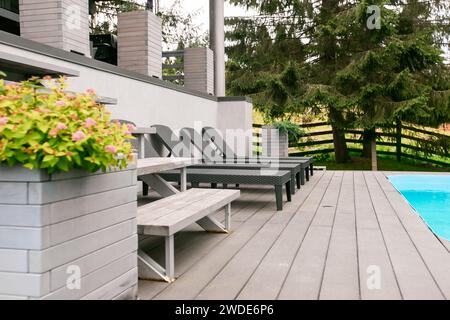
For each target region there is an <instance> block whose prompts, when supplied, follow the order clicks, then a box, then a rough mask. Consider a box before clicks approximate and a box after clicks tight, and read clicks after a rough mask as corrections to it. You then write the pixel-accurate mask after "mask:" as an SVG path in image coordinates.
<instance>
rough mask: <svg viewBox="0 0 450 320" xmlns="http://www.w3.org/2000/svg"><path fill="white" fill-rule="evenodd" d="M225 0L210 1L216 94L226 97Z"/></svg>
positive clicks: (211, 44) (211, 46)
mask: <svg viewBox="0 0 450 320" xmlns="http://www.w3.org/2000/svg"><path fill="white" fill-rule="evenodd" d="M224 7H225V5H224V0H209V32H210V48H211V49H212V50H213V51H214V88H215V92H214V94H215V95H216V96H225V21H224V19H225V15H224Z"/></svg>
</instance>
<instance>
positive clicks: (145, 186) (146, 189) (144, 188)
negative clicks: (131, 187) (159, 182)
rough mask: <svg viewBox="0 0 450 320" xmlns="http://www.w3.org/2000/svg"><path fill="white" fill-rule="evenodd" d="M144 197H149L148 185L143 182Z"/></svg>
mask: <svg viewBox="0 0 450 320" xmlns="http://www.w3.org/2000/svg"><path fill="white" fill-rule="evenodd" d="M142 195H143V196H148V184H146V183H145V182H142Z"/></svg>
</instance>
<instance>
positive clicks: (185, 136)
mask: <svg viewBox="0 0 450 320" xmlns="http://www.w3.org/2000/svg"><path fill="white" fill-rule="evenodd" d="M153 128H154V129H155V130H156V136H157V137H158V139H159V140H160V142H161V143H162V144H163V145H164V146H165V147H166V148H167V149H169V151H170V154H171V155H174V156H176V157H183V156H184V157H185V156H189V155H191V156H193V157H195V152H196V151H197V152H198V153H199V154H201V155H202V156H204V155H203V151H204V147H205V144H204V143H203V142H204V140H203V139H202V138H201V135H200V134H199V133H198V132H196V131H195V130H194V129H193V128H183V129H181V130H180V135H179V137H178V136H177V135H176V134H175V133H174V132H173V131H172V130H171V129H170V128H169V127H167V126H162V125H155V126H153ZM218 156H219V158H218V159H217V158H216V159H211V158H210V157H211V155H208V158H203V160H204V163H203V164H200V165H194V166H191V167H190V168H200V169H201V168H203V169H205V168H208V169H230V170H236V169H239V170H270V171H271V172H273V171H275V170H282V171H290V172H291V193H292V194H295V191H296V186H297V188H298V189H300V186H301V185H302V184H305V174H304V172H305V168H307V163H306V161H305V162H303V163H302V162H298V163H282V164H279V163H275V165H274V164H273V163H271V162H267V161H266V162H264V163H261V162H256V161H255V162H251V163H245V162H244V161H243V162H241V163H239V162H224V161H223V158H222V156H221V154H218ZM214 160H219V161H217V162H215V161H214ZM296 182H297V184H296Z"/></svg>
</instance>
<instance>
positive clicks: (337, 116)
mask: <svg viewBox="0 0 450 320" xmlns="http://www.w3.org/2000/svg"><path fill="white" fill-rule="evenodd" d="M328 117H329V119H330V122H331V129H332V131H333V144H334V155H335V159H336V162H337V163H346V162H348V161H349V160H350V155H349V153H348V148H347V142H346V141H345V132H344V130H343V129H342V126H340V125H339V124H343V123H344V122H345V121H344V119H343V116H342V113H341V112H340V111H339V110H337V109H335V108H333V107H330V108H329V114H328Z"/></svg>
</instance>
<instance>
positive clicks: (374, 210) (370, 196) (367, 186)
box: [363, 173, 405, 300]
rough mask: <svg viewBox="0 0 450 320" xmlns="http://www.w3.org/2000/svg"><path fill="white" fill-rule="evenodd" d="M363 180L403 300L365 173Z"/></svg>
mask: <svg viewBox="0 0 450 320" xmlns="http://www.w3.org/2000/svg"><path fill="white" fill-rule="evenodd" d="M363 178H364V183H365V184H366V188H367V192H368V193H369V198H370V204H371V206H372V210H373V213H374V215H375V219H376V220H377V224H378V230H380V233H381V238H382V239H383V243H384V248H385V249H386V253H387V255H388V257H389V264H390V265H391V269H392V273H393V274H394V278H395V283H396V284H397V288H398V291H399V293H400V298H401V300H405V297H404V295H403V292H402V288H401V286H400V282H399V281H398V278H397V273H396V272H395V268H394V263H393V262H392V257H391V253H390V251H389V248H388V246H387V243H386V239H385V236H384V232H383V229H382V228H381V223H380V220H379V219H378V215H377V211H376V209H375V205H374V203H373V198H372V194H371V193H370V189H369V185H368V184H367V179H366V174H365V173H363Z"/></svg>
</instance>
